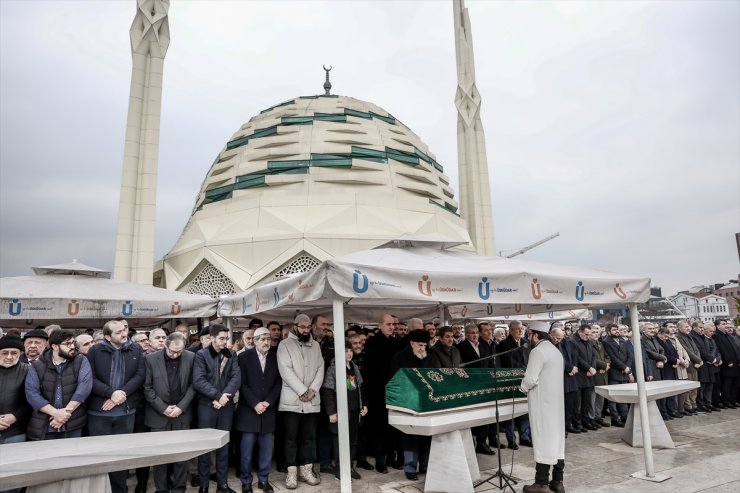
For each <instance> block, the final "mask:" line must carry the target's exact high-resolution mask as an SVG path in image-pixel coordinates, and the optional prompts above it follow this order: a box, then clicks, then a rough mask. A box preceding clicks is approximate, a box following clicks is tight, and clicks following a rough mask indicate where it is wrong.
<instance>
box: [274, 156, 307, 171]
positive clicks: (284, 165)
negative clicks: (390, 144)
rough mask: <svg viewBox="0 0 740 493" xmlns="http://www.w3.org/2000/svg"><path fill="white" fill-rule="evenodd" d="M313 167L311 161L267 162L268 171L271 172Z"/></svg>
mask: <svg viewBox="0 0 740 493" xmlns="http://www.w3.org/2000/svg"><path fill="white" fill-rule="evenodd" d="M309 166H311V160H310V159H295V160H291V161H267V169H269V170H270V171H280V170H288V169H294V168H308V167H309Z"/></svg>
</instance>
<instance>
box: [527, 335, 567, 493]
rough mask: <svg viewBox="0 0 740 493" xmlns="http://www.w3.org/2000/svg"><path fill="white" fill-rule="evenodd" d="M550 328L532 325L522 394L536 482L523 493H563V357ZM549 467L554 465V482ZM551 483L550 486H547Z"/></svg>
mask: <svg viewBox="0 0 740 493" xmlns="http://www.w3.org/2000/svg"><path fill="white" fill-rule="evenodd" d="M548 329H549V326H548V324H547V323H544V322H532V323H531V324H530V326H529V333H528V339H529V345H530V347H531V348H532V349H531V351H530V353H529V362H528V364H527V370H526V373H525V374H524V379H523V380H522V383H521V391H522V392H524V393H526V394H527V397H528V399H527V407H528V408H529V423H530V426H531V430H532V443H533V449H534V461H535V477H534V480H535V483H534V484H533V485H529V486H525V487H524V489H523V491H524V493H550V492H551V491H553V492H555V493H564V492H565V489H564V487H563V469H564V468H565V408H564V402H563V400H564V398H563V377H562V374H563V355H562V354H561V353H560V351H558V349H557V348H556V347H555V346H554V345H553V344H552V342H550V335H549V334H548V333H547V331H548ZM550 466H554V468H553V472H552V481H549V479H550ZM548 481H549V484H548Z"/></svg>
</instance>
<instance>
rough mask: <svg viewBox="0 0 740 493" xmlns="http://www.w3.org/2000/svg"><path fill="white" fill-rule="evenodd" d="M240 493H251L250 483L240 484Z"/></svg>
mask: <svg viewBox="0 0 740 493" xmlns="http://www.w3.org/2000/svg"><path fill="white" fill-rule="evenodd" d="M242 493H252V485H251V484H243V485H242Z"/></svg>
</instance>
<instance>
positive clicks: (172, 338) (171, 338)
mask: <svg viewBox="0 0 740 493" xmlns="http://www.w3.org/2000/svg"><path fill="white" fill-rule="evenodd" d="M154 330H158V329H154ZM154 330H153V331H152V332H154ZM159 330H162V329H159ZM177 341H180V342H182V343H183V345H185V346H187V344H188V341H187V340H185V336H184V335H183V334H182V332H177V331H175V332H173V333H172V334H170V335H168V336H167V340H166V341H165V342H164V345H165V346H167V347H170V346H171V345H172V343H173V342H177Z"/></svg>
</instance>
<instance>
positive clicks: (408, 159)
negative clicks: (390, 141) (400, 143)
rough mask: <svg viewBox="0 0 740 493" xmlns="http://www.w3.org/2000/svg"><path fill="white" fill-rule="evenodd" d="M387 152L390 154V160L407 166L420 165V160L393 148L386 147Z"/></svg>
mask: <svg viewBox="0 0 740 493" xmlns="http://www.w3.org/2000/svg"><path fill="white" fill-rule="evenodd" d="M385 151H386V153H387V154H388V158H389V159H395V160H396V161H399V162H401V163H405V164H413V165H417V164H419V158H418V157H417V156H415V155H413V154H410V153H408V152H403V151H399V150H398V149H393V148H391V147H386V148H385Z"/></svg>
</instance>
